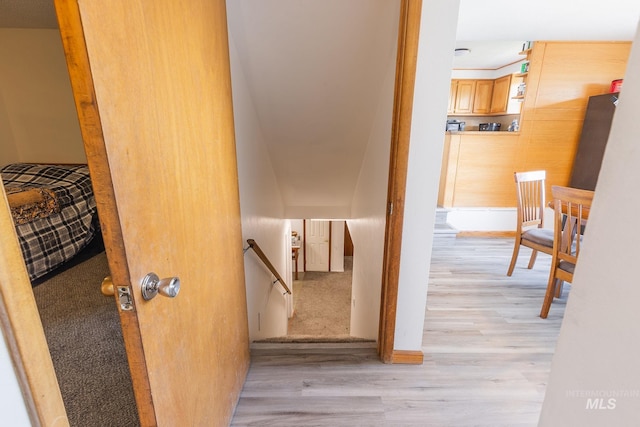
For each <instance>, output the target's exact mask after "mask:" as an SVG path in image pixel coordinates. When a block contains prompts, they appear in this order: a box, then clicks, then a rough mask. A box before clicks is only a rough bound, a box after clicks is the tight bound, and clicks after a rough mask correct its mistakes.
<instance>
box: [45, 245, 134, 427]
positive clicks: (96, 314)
mask: <svg viewBox="0 0 640 427" xmlns="http://www.w3.org/2000/svg"><path fill="white" fill-rule="evenodd" d="M108 275H109V269H108V267H107V260H106V256H105V253H104V252H102V253H99V254H98V255H95V256H93V257H91V258H89V259H88V260H87V261H85V262H82V263H78V264H76V265H74V266H73V267H72V268H69V269H67V270H65V271H62V272H60V273H59V274H56V275H55V276H53V277H52V278H50V279H48V280H46V281H45V282H43V283H41V284H40V285H39V286H37V287H35V288H34V289H33V293H34V295H35V299H36V303H37V305H38V309H39V312H40V318H41V319H42V324H43V326H44V332H45V336H46V338H47V343H48V345H49V351H50V353H51V358H52V360H53V365H54V368H55V371H56V375H57V377H58V383H59V386H60V391H61V393H62V399H63V401H64V404H65V408H66V410H67V416H68V418H69V424H70V425H71V426H72V427H74V426H77V427H88V426H118V427H120V426H127V427H128V426H138V425H139V422H138V413H137V410H136V406H135V400H134V396H133V388H132V386H131V377H130V375H129V366H128V364H127V358H126V353H125V350H124V342H123V340H122V331H121V329H120V320H119V317H118V311H117V308H116V305H115V302H114V300H113V297H106V296H104V295H102V293H101V292H100V283H101V282H102V279H104V278H105V276H108Z"/></svg>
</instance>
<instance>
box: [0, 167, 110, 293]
mask: <svg viewBox="0 0 640 427" xmlns="http://www.w3.org/2000/svg"><path fill="white" fill-rule="evenodd" d="M0 174H1V175H2V182H3V184H4V186H5V187H20V188H47V189H49V190H53V191H54V192H55V195H56V199H57V201H58V204H59V209H60V211H59V213H55V214H52V215H50V216H48V217H46V218H37V219H34V220H33V221H30V222H27V223H25V224H20V225H16V231H17V234H18V239H19V241H20V247H21V249H22V254H23V255H24V259H25V263H26V265H27V271H28V272H29V278H30V279H31V281H33V280H35V279H37V278H39V277H41V276H43V275H45V274H46V273H48V272H50V271H52V270H53V269H55V268H56V267H57V266H59V265H60V264H62V263H64V262H65V261H68V260H69V259H71V258H73V257H74V256H75V255H76V254H77V253H78V252H80V250H82V249H83V248H84V247H85V246H86V245H87V244H88V243H89V242H90V241H91V239H93V237H94V236H95V234H96V232H97V231H98V230H97V229H98V221H97V210H96V202H95V199H94V197H93V189H92V187H91V179H90V177H89V170H88V168H87V166H85V165H38V164H28V163H15V164H9V165H6V166H4V167H3V168H2V169H1V170H0Z"/></svg>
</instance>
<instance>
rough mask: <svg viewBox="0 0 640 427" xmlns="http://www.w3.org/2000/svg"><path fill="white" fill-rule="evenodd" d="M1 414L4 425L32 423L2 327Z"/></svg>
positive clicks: (0, 349) (28, 424)
mask: <svg viewBox="0 0 640 427" xmlns="http://www.w3.org/2000/svg"><path fill="white" fill-rule="evenodd" d="M0 414H2V424H3V425H11V426H16V427H21V426H25V427H26V426H30V425H31V422H30V421H29V415H28V414H27V408H26V406H25V403H24V400H23V399H22V392H21V391H20V386H19V385H18V379H17V376H16V373H15V371H14V370H13V364H12V363H11V357H10V356H9V348H8V346H7V344H6V341H5V339H4V333H3V331H2V329H0Z"/></svg>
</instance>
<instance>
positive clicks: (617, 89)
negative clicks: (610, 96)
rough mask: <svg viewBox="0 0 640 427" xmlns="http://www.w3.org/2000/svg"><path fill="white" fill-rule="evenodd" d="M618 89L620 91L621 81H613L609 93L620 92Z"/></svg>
mask: <svg viewBox="0 0 640 427" xmlns="http://www.w3.org/2000/svg"><path fill="white" fill-rule="evenodd" d="M620 89H622V79H617V80H613V81H612V82H611V88H610V89H609V93H613V92H620Z"/></svg>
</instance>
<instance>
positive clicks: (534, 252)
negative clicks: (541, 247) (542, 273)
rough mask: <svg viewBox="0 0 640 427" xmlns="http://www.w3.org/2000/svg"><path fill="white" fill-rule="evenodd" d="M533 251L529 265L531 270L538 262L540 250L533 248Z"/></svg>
mask: <svg viewBox="0 0 640 427" xmlns="http://www.w3.org/2000/svg"><path fill="white" fill-rule="evenodd" d="M531 251H532V252H531V258H529V265H528V266H527V268H528V269H529V270H531V269H532V268H533V265H534V264H535V263H536V257H537V256H538V251H536V250H535V249H532V250H531Z"/></svg>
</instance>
